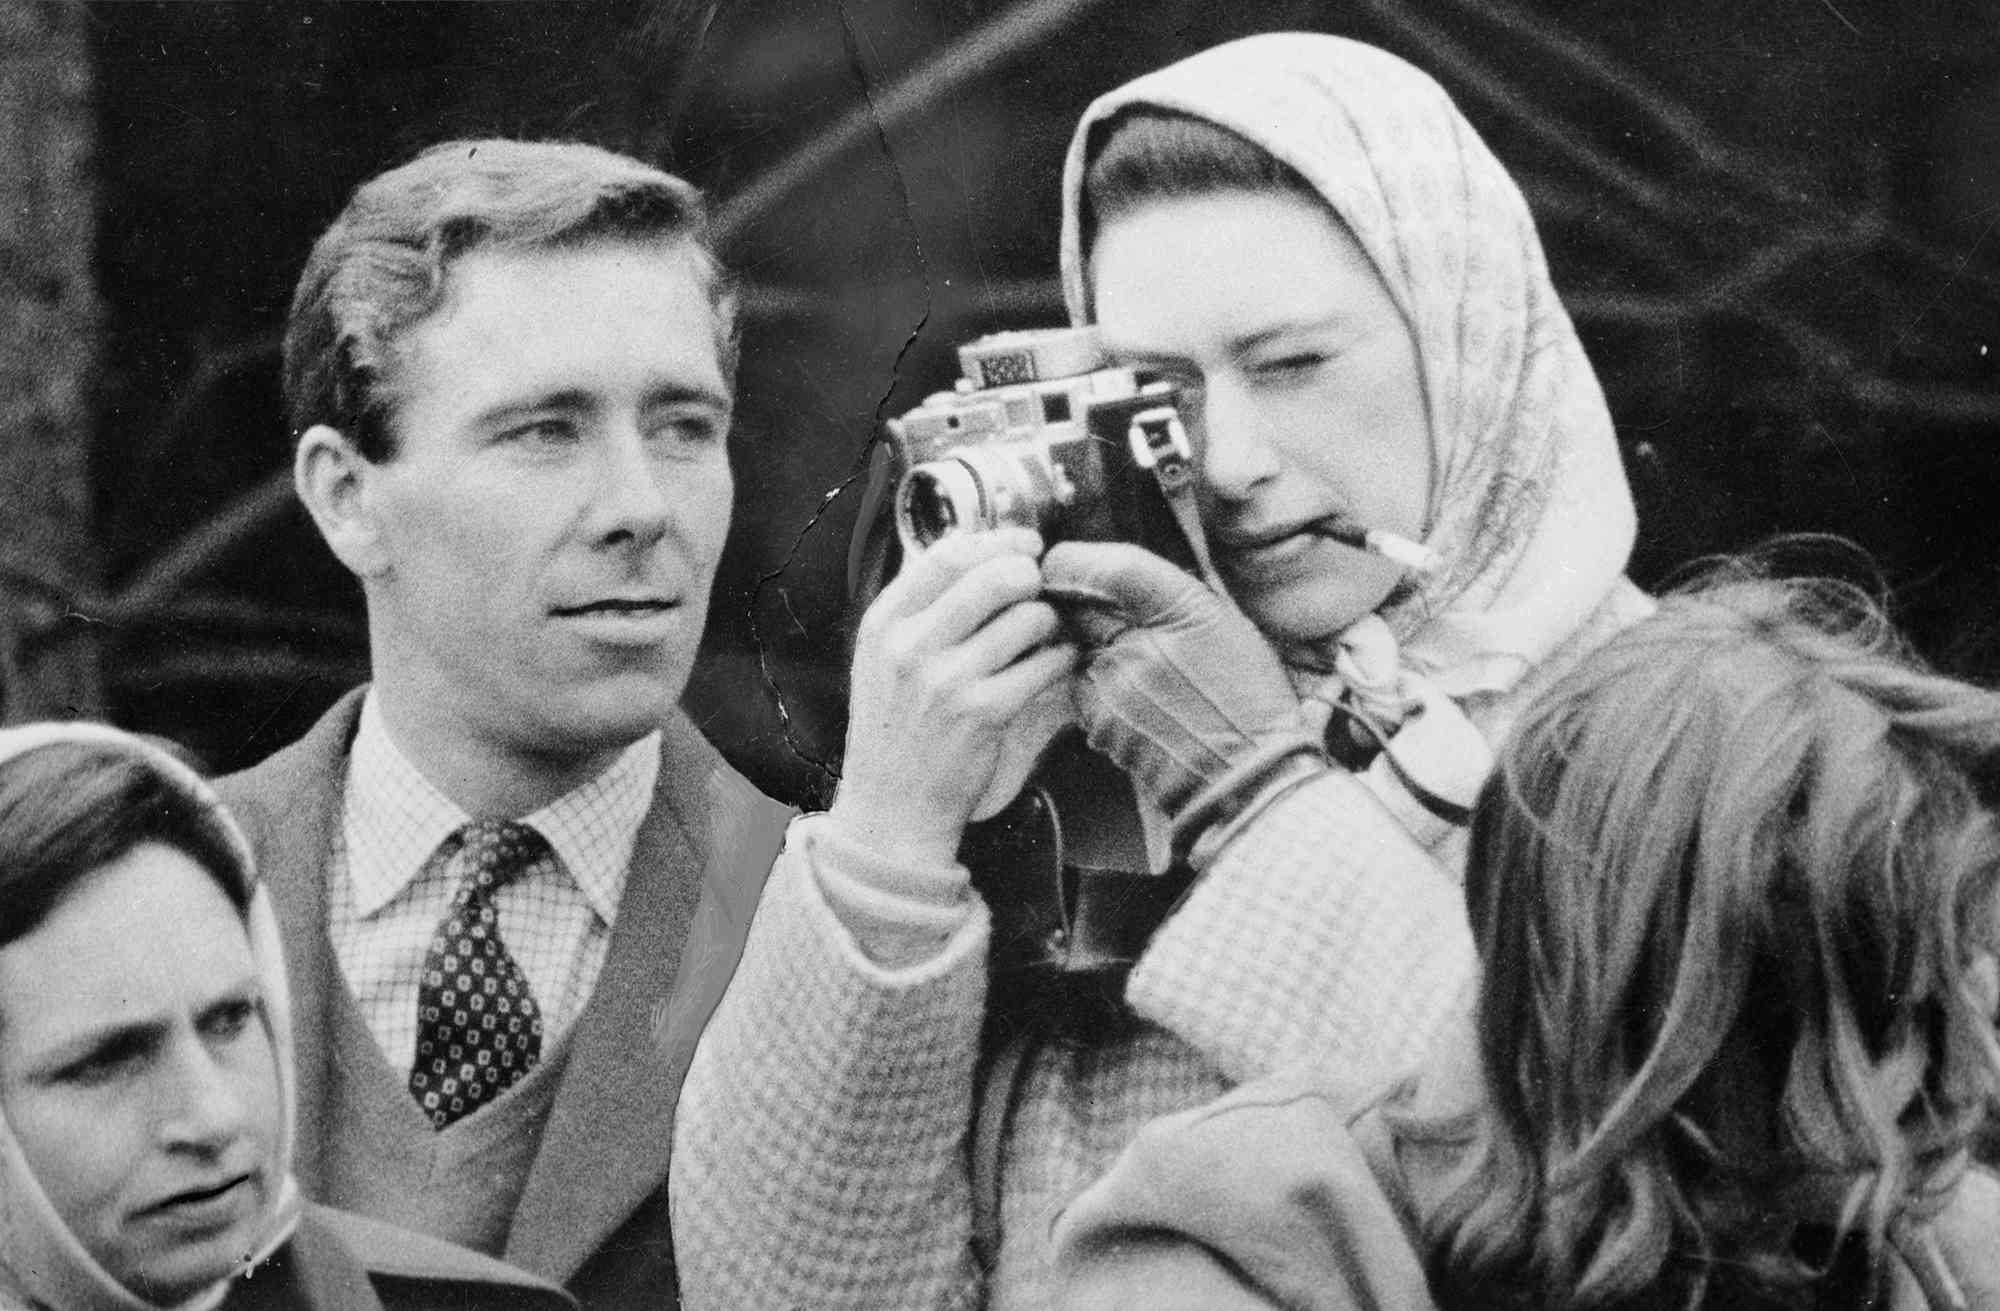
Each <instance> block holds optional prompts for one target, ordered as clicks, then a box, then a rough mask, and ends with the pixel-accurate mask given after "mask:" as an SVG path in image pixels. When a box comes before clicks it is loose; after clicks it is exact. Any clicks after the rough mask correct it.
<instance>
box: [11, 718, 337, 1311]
mask: <svg viewBox="0 0 2000 1311" xmlns="http://www.w3.org/2000/svg"><path fill="white" fill-rule="evenodd" d="M60 743H74V744H78V745H83V746H103V747H110V748H113V749H116V750H118V751H121V752H127V753H130V754H131V755H133V756H136V757H138V758H139V759H140V760H141V761H143V762H144V763H145V764H146V766H147V767H148V768H150V769H152V770H154V771H155V772H157V773H158V774H159V775H161V776H162V777H163V778H164V779H165V780H166V781H167V782H168V783H169V784H170V785H172V786H173V787H176V788H178V789H180V790H181V791H183V792H184V793H186V794H187V795H188V796H189V797H191V798H192V799H194V800H195V801H196V802H197V803H198V804H200V805H202V806H205V807H207V808H209V809H211V810H212V811H214V813H215V814H216V815H217V817H218V818H219V819H220V821H221V826H222V828H223V830H224V831H225V832H226V834H227V835H228V839H229V845H230V849H231V850H232V852H233V853H234V854H235V856H236V864H237V868H236V869H227V870H210V871H209V873H210V874H211V875H212V876H214V877H215V878H217V879H218V880H222V881H225V882H229V883H231V884H232V885H234V886H235V888H236V890H237V891H238V892H242V893H247V894H248V897H247V899H248V902H249V909H248V911H247V912H246V914H245V932H246V933H247V934H248V935H249V939H250V953H251V958H252V960H253V961H254V962H255V964H256V967H257V974H258V978H259V982H260V984H261V986H262V989H263V1006H262V1008H261V1009H262V1012H263V1018H264V1024H265V1026H266V1029H267V1031H268V1033H269V1035H270V1040H271V1049H272V1052H273V1054H274V1055H275V1057H276V1062H277V1070H278V1096H279V1101H280V1115H279V1129H278V1146H277V1159H278V1166H279V1175H280V1185H279V1187H278V1189H277V1192H276V1197H275V1199H274V1205H273V1208H272V1214H271V1217H270V1226H269V1228H268V1230H267V1231H266V1238H265V1240H264V1242H262V1243H261V1244H260V1245H259V1248H258V1250H257V1251H256V1252H254V1253H252V1254H251V1258H252V1259H251V1260H250V1261H249V1262H247V1263H246V1268H247V1265H254V1264H256V1262H258V1261H261V1260H262V1259H263V1258H264V1257H265V1256H267V1255H269V1254H270V1253H271V1252H272V1251H273V1250H274V1249H276V1248H277V1247H278V1246H279V1245H280V1244H282V1243H283V1242H284V1241H285V1240H286V1239H288V1238H289V1237H290V1236H291V1233H292V1230H293V1228H294V1227H295V1226H296V1225H297V1223H298V1218H299V1212H300V1209H301V1205H302V1204H301V1201H300V1195H299V1190H298V1185H297V1183H296V1182H295V1181H294V1180H293V1179H292V1175H291V1160H292V1142H293V1139H294V1137H295V1123H296V1114H297V1112H296V1108H295V1107H294V1106H293V1105H292V1098H293V1089H294V1088H295V1086H296V1084H295V1082H294V1079H293V1070H292V1024H291V1015H292V1008H291V997H290V988H289V986H288V984H287V982H286V978H285V963H284V957H283V953H282V951H281V950H280V947H279V938H278V921H277V917H276V915H275V914H274V913H273V911H272V908H271V898H270V894H269V893H268V892H267V891H266V890H265V888H264V887H263V885H262V884H261V883H259V882H258V881H257V878H256V863H255V861H254V860H253V858H252V856H251V853H250V844H249V843H248V842H247V841H246V840H245V839H244V837H243V833H242V830H241V829H239V828H238V827H237V826H236V822H235V821H234V820H233V819H231V818H230V816H229V813H228V812H227V811H226V810H224V809H222V803H221V802H220V801H219V800H218V799H217V797H216V795H215V792H214V790H213V789H212V788H210V787H209V786H208V784H207V783H206V782H204V781H203V780H202V778H201V776H200V775H198V774H196V773H195V772H194V770H192V769H190V768H189V767H188V766H187V765H185V764H183V763H182V762H181V761H179V760H177V759H175V758H174V756H173V755H171V754H170V753H168V752H167V751H165V750H162V749H161V748H160V747H157V746H154V745H152V744H151V743H149V742H146V741H145V740H143V739H141V738H137V737H134V736H132V735H131V734H129V733H124V732H120V731H119V730H117V729H115V728H110V727H108V726H106V725H102V724H82V723H46V724H30V725H26V726H23V727H19V728H8V729H0V765H4V764H6V763H7V762H8V761H11V760H14V759H15V758H17V757H19V756H21V755H24V754H26V753H27V752H30V751H33V750H35V749H37V748H39V747H45V746H52V745H56V744H60ZM4 858H5V853H3V852H0V859H4ZM238 879H241V880H242V882H241V883H238V882H237V880H238ZM227 1291H228V1280H227V1279H224V1280H221V1281H218V1282H217V1283H216V1284H215V1285H214V1286H213V1287H212V1288H210V1289H208V1290H205V1291H204V1292H202V1293H200V1294H197V1295H196V1296H195V1297H193V1298H191V1299H189V1300H188V1301H186V1302H184V1303H182V1304H181V1305H182V1306H183V1307H188V1308H197V1307H210V1306H213V1305H215V1303H217V1302H219V1301H221V1300H222V1297H223V1296H224V1294H225V1293H226V1292H227ZM15 1306H21V1307H34V1308H46V1309H47V1311H159V1309H158V1308H157V1307H156V1306H155V1305H154V1304H153V1303H151V1302H147V1301H145V1300H144V1299H143V1298H140V1297H138V1296H137V1295H135V1294H134V1293H132V1292H131V1291H130V1290H129V1289H127V1288H126V1287H125V1286H124V1285H123V1284H121V1283H119V1282H118V1281H117V1280H116V1279H114V1278H112V1277H111V1275H110V1273H109V1272H108V1271H106V1270H105V1269H104V1267H103V1266H102V1265H100V1264H98V1262H97V1260H96V1259H95V1258H94V1257H92V1256H91V1255H90V1253H89V1252H88V1251H86V1250H85V1248H84V1246H83V1244H82V1242H81V1241H80V1240H79V1239H78V1238H77V1236H76V1235H75V1234H74V1233H72V1232H71V1230H70V1228H69V1226H68V1225H67V1224H65V1223H64V1222H63V1220H62V1217H61V1216H60V1215H58V1214H57V1213H56V1209H55V1206H54V1204H53V1203H51V1202H50V1201H49V1198H48V1194H47V1193H45V1192H44V1191H43V1189H42V1185H41V1181H40V1180H38V1179H36V1178H35V1175H34V1172H33V1171H32V1170H30V1169H29V1168H28V1162H27V1158H26V1157H25V1156H23V1155H22V1152H21V1146H20V1144H19V1143H18V1142H17V1141H16V1140H15V1138H14V1133H13V1130H12V1128H11V1127H10V1126H9V1125H8V1123H7V1117H6V1114H5V1108H4V1107H3V1106H0V1307H15Z"/></svg>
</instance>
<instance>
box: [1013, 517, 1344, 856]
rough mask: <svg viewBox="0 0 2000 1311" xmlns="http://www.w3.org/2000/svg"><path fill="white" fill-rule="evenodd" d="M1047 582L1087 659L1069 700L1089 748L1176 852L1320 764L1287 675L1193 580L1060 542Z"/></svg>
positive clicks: (1135, 557) (1098, 545) (1160, 564)
mask: <svg viewBox="0 0 2000 1311" xmlns="http://www.w3.org/2000/svg"><path fill="white" fill-rule="evenodd" d="M1042 584H1043V589H1044V595H1045V596H1047V597H1048V598H1049V599H1050V600H1052V601H1054V602H1056V604H1057V606H1058V608H1059V609H1060V610H1061V611H1062V612H1063V616H1064V618H1065V619H1066V620H1067V621H1068V623H1069V625H1070V627H1071V628H1072V630H1073V631H1074V632H1075V633H1076V634H1077V636H1078V637H1079V638H1080V639H1081V641H1082V644H1083V645H1084V647H1085V648H1086V650H1087V652H1088V654H1087V656H1086V660H1085V664H1084V667H1083V670H1082V672H1081V674H1080V676H1079V677H1078V679H1077V682H1076V699H1077V711H1078V715H1079V717H1080V718H1081V720H1082V723H1083V726H1084V729H1085V732H1086V733H1087V734H1088V736H1089V740H1090V745H1091V746H1093V747H1095V748H1096V749H1097V750H1099V751H1101V752H1103V753H1104V754H1105V755H1106V756H1109V757H1110V758H1111V759H1112V760H1114V761H1116V762H1117V763H1118V764H1119V765H1120V766H1121V767H1122V768H1123V769H1124V770H1125V771H1126V772H1127V773H1129V774H1130V775H1131V776H1132V778H1133V780H1134V782H1135V783H1136V784H1137V785H1138V787H1139V789H1140V791H1141V792H1143V793H1144V794H1145V795H1146V796H1147V797H1148V798H1149V799H1151V800H1152V801H1153V802H1154V803H1155V804H1156V805H1158V806H1159V807H1160V809H1161V810H1163V811H1164V812H1165V813H1166V814H1167V816H1168V818H1169V819H1170V820H1171V821H1172V822H1173V828H1174V835H1175V841H1176V846H1177V847H1179V848H1180V849H1181V850H1183V851H1186V850H1187V849H1188V848H1190V847H1191V846H1192V845H1193V844H1194V842H1195V841H1196V840H1197V839H1198V838H1199V837H1200V836H1201V835H1202V832H1203V831H1204V830H1205V829H1206V828H1208V826H1210V825H1211V824H1215V823H1217V822H1222V821H1236V820H1240V819H1244V818H1246V817H1247V815H1248V814H1249V813H1250V812H1252V811H1254V810H1255V809H1258V808H1261V806H1262V805H1264V804H1266V803H1268V801H1269V800H1271V799H1272V798H1273V797H1274V796H1275V795H1277V793H1278V792H1279V791H1282V790H1283V789H1284V788H1286V787H1289V786H1290V785H1291V784H1293V783H1295V782H1298V781H1300V780H1301V779H1302V778H1304V777H1307V776H1309V775H1310V774H1312V773H1314V772H1316V771H1317V769H1318V768H1319V767H1320V766H1321V765H1322V764H1323V758H1322V756H1321V752H1320V744H1319V742H1318V741H1317V740H1316V739H1315V738H1314V737H1313V735H1312V734H1311V733H1310V732H1309V731H1308V730H1307V728H1306V725H1305V723H1304V721H1303V720H1302V718H1301V717H1300V714H1299V702H1298V697H1297V696H1296V695H1295V694H1294V693H1293V691H1292V687H1291V682H1290V680H1289V679H1288V677H1287V676H1286V674H1285V670H1284V666H1283V665H1281V664H1279V662H1278V658H1277V656H1276V655H1275V654H1274V653H1273V652H1272V650H1271V648H1270V647H1269V646H1268V645H1266V644H1265V641H1264V638H1263V635H1262V634H1260V633H1259V632H1258V631H1257V628H1256V626H1255V625H1254V624H1252V623H1251V622H1250V621H1249V619H1247V618H1246V617H1244V615H1243V613H1242V612H1241V611H1239V610H1238V609H1237V608H1236V607H1235V606H1234V605H1232V604H1231V603H1230V602H1229V601H1228V600H1226V599H1225V598H1223V597H1221V596H1219V595H1217V594H1216V593H1215V592H1214V591H1211V590H1210V589H1209V588H1208V587H1207V586H1205V585H1204V584H1203V583H1202V582H1201V580H1200V579H1197V578H1194V577H1192V576H1190V575H1188V574H1186V573H1183V572H1182V571H1181V570H1180V569H1178V568H1176V567H1175V566H1173V565H1171V564H1169V563H1167V562H1166V561H1165V560H1163V559H1161V558H1160V557H1159V556H1156V555H1154V554H1152V553H1151V552H1149V551H1146V550H1144V549H1142V548H1140V547H1137V546H1130V545H1127V544H1124V543H1119V542H1065V543H1062V544H1060V545H1058V546H1055V547H1053V548H1051V549H1050V551H1049V552H1048V554H1047V555H1046V556H1045V557H1044V558H1043V561H1042Z"/></svg>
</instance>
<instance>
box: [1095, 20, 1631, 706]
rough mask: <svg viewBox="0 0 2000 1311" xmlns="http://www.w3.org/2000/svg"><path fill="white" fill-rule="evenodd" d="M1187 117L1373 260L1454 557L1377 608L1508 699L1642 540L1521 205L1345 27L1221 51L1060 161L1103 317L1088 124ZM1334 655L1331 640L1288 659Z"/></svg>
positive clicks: (1154, 78)
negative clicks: (1090, 201) (1397, 326)
mask: <svg viewBox="0 0 2000 1311" xmlns="http://www.w3.org/2000/svg"><path fill="white" fill-rule="evenodd" d="M1135 105H1143V106H1152V107H1156V108H1160V109H1166V110H1174V111H1178V112H1180V113H1183V114H1190V115H1193V116H1195V117H1198V118H1203V119H1206V120H1208V121H1210V122H1212V123H1215V124H1217V125H1219V126H1221V127H1225V128H1228V129H1230V130H1232V131H1234V132H1236V133H1237V134H1238V135H1240V136H1242V137H1245V138H1247V139H1248V140H1250V141H1251V142H1254V143H1255V144H1256V145H1258V146H1260V147H1262V148H1263V149H1264V150H1266V151H1268V152H1269V153H1270V154H1271V155H1273V156H1274V157H1276V158H1277V159H1279V160H1281V161H1282V162H1284V163H1285V164H1288V165H1290V166H1291V167H1292V168H1293V169H1294V170H1296V171H1297V172H1298V173H1299V175H1300V176H1301V177H1303V178H1304V179H1305V180H1306V181H1307V182H1308V183H1309V184H1310V185H1311V186H1312V187H1313V188H1314V190H1316V191H1317V192H1318V193H1319V195H1320V196H1321V197H1322V198H1323V199H1324V200H1325V201H1326V203H1327V204H1328V205H1329V206H1331V207H1332V209H1333V211H1334V213H1336V214H1337V215H1339V217H1340V219H1341V220H1342V221H1343V222H1344V223H1345V224H1346V225H1347V228H1348V230H1349V231H1350V232H1352V233H1353V235H1354V237H1355V239H1356V240H1357V241H1358V242H1359V243H1360V245H1361V248H1362V249H1363V250H1364V251H1365V252H1367V254H1368V257H1369V258H1370V259H1371V260H1372V261H1374V264H1375V267H1376V269H1377V270H1378V271H1379V272H1380V273H1381V275H1382V280H1383V282H1384V283H1385V284H1386V286H1387V287H1388V291H1389V294H1390V296H1391V297H1392V298H1393V299H1394V301H1395V303H1396V305H1397V307H1398V308H1399V309H1400V310H1401V311H1402V313H1403V317H1404V319H1405V320H1406V321H1407V322H1408V323H1409V325H1410V328H1411V331H1412V335H1413V336H1414V337H1415V340H1416V346H1417V355H1418V358H1419V360H1420V361H1421V365H1422V369H1423V383H1424V391H1425V396H1426V404H1427V408H1428V412H1429V419H1430V430H1431V442H1432V447H1433V461H1434V464H1433V467H1434V468H1435V470H1436V473H1435V474H1434V482H1433V485H1432V489H1431V523H1430V528H1429V532H1428V535H1427V537H1426V539H1425V544H1426V545H1428V546H1429V547H1431V548H1432V549H1433V550H1434V551H1435V552H1437V554H1438V555H1439V556H1440V557H1441V559H1442V560H1443V561H1444V564H1443V567H1442V568H1441V569H1439V570H1438V571H1437V572H1436V573H1434V574H1432V575H1431V576H1429V577H1428V578H1426V579H1425V580H1424V581H1423V582H1422V583H1421V584H1420V585H1419V586H1418V587H1417V588H1415V589H1414V591H1413V592H1411V593H1410V594H1409V595H1407V596H1406V597H1401V598H1399V599H1397V600H1395V601H1394V602H1393V603H1392V604H1391V605H1390V606H1389V607H1386V608H1385V609H1384V610H1383V612H1382V617H1383V618H1384V619H1386V620H1387V621H1388V626H1389V628H1390V629H1391V630H1392V631H1393V633H1394V635H1395V637H1396V638H1397V639H1398V640H1399V641H1400V644H1401V659H1402V661H1403V663H1404V664H1405V665H1406V666H1407V667H1408V668H1410V669H1412V670H1414V671H1415V672H1417V673H1419V674H1421V675H1423V676H1425V677H1426V678H1427V679H1428V680H1429V681H1430V683H1431V684H1432V685H1434V686H1435V687H1437V688H1438V689H1440V690H1441V691H1442V692H1444V693H1445V694H1447V695H1449V696H1453V697H1463V696H1467V695H1469V694H1473V693H1479V692H1503V691H1506V690H1507V689H1509V688H1512V687H1513V686H1514V685H1515V684H1516V683H1518V682H1519V681H1520V680H1521V678H1522V677H1523V676H1524V675H1525V674H1526V673H1527V671H1528V670H1529V669H1530V668H1532V667H1533V666H1534V665H1536V664H1537V663H1539V662H1540V661H1541V660H1542V659H1543V658H1544V657H1545V656H1547V655H1548V654H1549V652H1550V651H1552V650H1554V649H1555V648H1556V647H1557V646H1558V645H1559V644H1560V643H1561V642H1562V641H1563V640H1564V639H1565V638H1567V637H1568V636H1569V635H1570V634H1571V633H1573V632H1575V631H1576V630H1577V629H1578V628H1579V627H1580V626H1581V625H1582V624H1583V622H1584V620H1585V619H1586V618H1587V617H1588V616H1589V615H1590V614H1591V613H1592V612H1593V611H1594V610H1595V609H1596V608H1597V607H1598V605H1599V604H1600V603H1601V602H1603V601H1604V599H1605V598H1606V597H1607V596H1608V595H1609V594H1610V593H1611V591H1612V589H1613V588H1614V587H1616V586H1617V585H1618V584H1619V581H1620V579H1621V577H1622V575H1623V572H1624V569H1625V563H1626V560H1627V558H1628V557H1629V555H1630V553H1631V548H1632V539H1633V535H1634V531H1635V523H1634V514H1633V508H1632V498H1631V493H1630V491H1629V489H1628V488H1627V486H1626V483H1625V475H1624V469H1623V467H1622V465H1621V464H1620V461H1619V456H1618V448H1617V443H1616V441H1615V439H1614V435H1613V432H1612V427H1611V416H1610V414H1609V412H1608V411H1607V410H1606V408H1605V404H1604V396H1603V393H1602V392H1601V391H1600V389H1599V388H1598V385H1597V379H1596V376H1595V375H1594V374H1593V373H1592V372H1591V368H1590V364H1589V361H1587V360H1586V359H1585V358H1584V354H1583V350H1582V347H1581V346H1580V345H1579V344H1578V342H1577V339H1576V332H1575V329H1574V328H1573V327H1572V326H1571V324H1570V320H1569V316H1568V314H1567V313H1565V312H1564V310H1563V307H1562V304H1561V302H1560V301H1559V300H1558V299H1557V298H1556V293H1555V288H1554V287H1553V286H1552V285H1551V284H1550V282H1549V274H1548V266H1547V263H1546V261H1545V259H1544V258H1543V254H1542V247H1541V242H1540V241H1539V239H1538V238H1537V237H1536V235H1535V226H1534V220H1533V218H1532V216H1531V215H1530V214H1529V212H1528V207H1527V203H1526V202H1525V201H1524V200H1523V199H1522V197H1521V193H1520V191H1519V190H1518V189H1517V188H1516V187H1515V185H1514V183H1513V180H1512V179H1511V178H1509V177H1508V176H1507V172H1506V170H1505V169H1504V168H1502V167H1501V165H1500V162H1499V161H1498V160H1497V159H1495V158H1494V157H1493V154H1492V153H1491V152H1490V151H1489V150H1487V148H1486V146H1485V144H1484V143H1483V142H1481V141H1480V139H1479V137H1478V135H1477V134H1476V133H1474V131H1473V129H1472V126H1471V124H1469V123H1467V122H1466V120H1465V118H1464V117H1463V116H1462V115H1461V114H1460V113H1459V112H1458V110H1457V108H1456V107H1454V106H1453V105H1452V103H1451V100H1450V99H1449V97H1447V96H1446V95H1445V93H1444V91H1443V89H1442V88H1440V87H1439V86H1438V85H1437V84H1436V83H1435V82H1433V81H1432V80H1431V79H1430V78H1429V77H1427V76H1425V75H1424V74H1423V73H1421V72H1418V71H1417V70H1416V69H1415V68H1412V67H1411V66H1410V65H1408V64H1406V63H1404V62H1403V61H1402V60H1400V59H1398V58H1396V57H1395V56H1394V55H1391V54H1388V53H1386V52H1384V51H1381V50H1377V49H1375V48H1374V47H1372V46H1366V45H1362V44H1360V43H1359V42H1355V41H1349V40H1345V39H1343V38H1340V37H1334V36H1324V35H1312V34H1306V33H1299V32H1283V33H1272V34H1268V35H1263V36H1254V37H1249V38H1246V39H1244V40H1240V41H1235V42H1231V43H1230V44H1228V45H1223V46H1218V47H1216V48H1214V49H1212V50H1207V51H1204V52H1202V53H1201V54H1198V55H1195V56H1193V57H1191V58H1188V59H1185V60H1182V61H1181V62H1180V63H1177V64H1173V65H1171V66H1169V67H1167V68H1164V69H1161V70H1159V71H1158V72H1155V73H1151V74H1148V75H1147V76H1145V77H1142V78H1139V79H1138V80H1136V81H1133V82H1130V83H1127V84H1126V85H1125V86H1123V87H1120V88H1119V89H1117V90H1115V91H1112V92H1110V93H1109V94H1107V95H1104V96H1101V97H1099V98H1098V100H1097V101H1096V102H1095V103H1093V104H1092V105H1091V106H1090V108H1089V109H1088V110H1086V111H1085V113H1084V116H1083V119H1082V121H1081V122H1080V123H1079V124H1078V125H1077V130H1076V135H1075V136H1074V137H1073V138H1072V139H1071V142H1070V149H1069V157H1068V160H1067V162H1066V164H1065V166H1064V170H1063V226H1062V277H1063V292H1064V296H1065V298H1066V299H1067V301H1068V305H1069V311H1070V315H1071V318H1072V319H1073V320H1074V321H1075V322H1077V323H1086V322H1089V321H1090V319H1091V308H1090V301H1089V286H1088V283H1087V280H1086V277H1085V265H1084V252H1083V250H1082V245H1081V217H1082V216H1081V203H1080V201H1081V191H1082V187H1083V180H1084V175H1085V168H1086V164H1087V160H1086V152H1087V150H1088V148H1089V146H1090V145H1091V144H1092V141H1091V136H1092V129H1093V128H1094V127H1096V126H1097V125H1098V124H1100V123H1102V122H1104V121H1105V120H1106V119H1108V118H1110V117H1111V116H1112V115H1113V114H1115V113H1116V112H1117V111H1118V110H1121V109H1124V108H1128V107H1130V106H1135ZM1285 654H1286V655H1287V658H1288V661H1289V662H1291V663H1294V664H1307V665H1310V664H1317V665H1318V666H1319V667H1320V668H1325V667H1326V665H1327V663H1328V661H1327V654H1328V653H1324V652H1318V653H1312V652H1287V653H1285Z"/></svg>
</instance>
